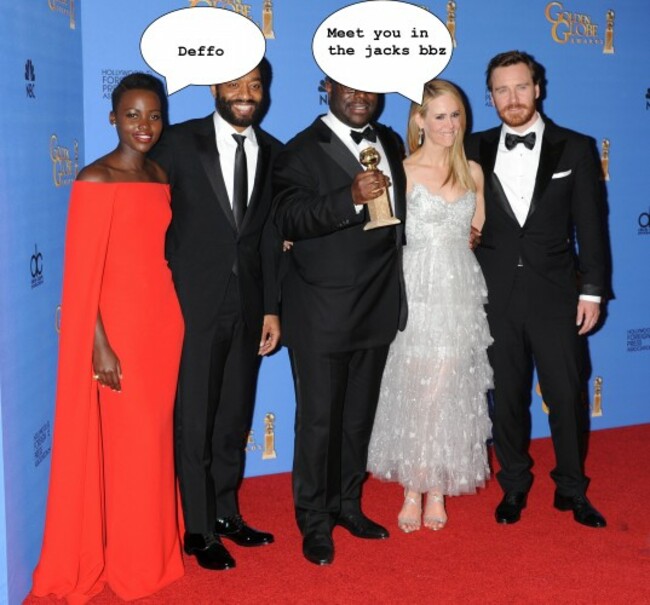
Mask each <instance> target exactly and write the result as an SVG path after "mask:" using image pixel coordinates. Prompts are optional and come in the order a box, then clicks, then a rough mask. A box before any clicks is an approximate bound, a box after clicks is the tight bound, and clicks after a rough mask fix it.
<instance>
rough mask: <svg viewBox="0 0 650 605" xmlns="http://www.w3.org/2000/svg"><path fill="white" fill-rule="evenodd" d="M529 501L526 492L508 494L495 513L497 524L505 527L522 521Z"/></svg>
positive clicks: (504, 496)
mask: <svg viewBox="0 0 650 605" xmlns="http://www.w3.org/2000/svg"><path fill="white" fill-rule="evenodd" d="M527 500H528V494H526V492H506V493H505V494H504V495H503V498H502V499H501V502H499V506H497V508H496V511H495V512H494V517H495V518H496V520H497V523H504V524H505V525H512V524H513V523H517V521H519V519H521V511H522V510H523V509H524V508H526V502H527Z"/></svg>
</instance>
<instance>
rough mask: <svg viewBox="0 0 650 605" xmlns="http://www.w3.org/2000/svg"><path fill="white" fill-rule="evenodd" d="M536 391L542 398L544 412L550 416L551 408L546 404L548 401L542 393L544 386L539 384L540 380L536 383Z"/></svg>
mask: <svg viewBox="0 0 650 605" xmlns="http://www.w3.org/2000/svg"><path fill="white" fill-rule="evenodd" d="M535 393H537V394H538V395H539V396H540V397H541V398H542V412H544V413H545V414H546V415H547V416H548V413H549V409H548V406H547V405H546V402H545V401H544V395H542V387H540V386H539V382H538V383H537V384H536V385H535Z"/></svg>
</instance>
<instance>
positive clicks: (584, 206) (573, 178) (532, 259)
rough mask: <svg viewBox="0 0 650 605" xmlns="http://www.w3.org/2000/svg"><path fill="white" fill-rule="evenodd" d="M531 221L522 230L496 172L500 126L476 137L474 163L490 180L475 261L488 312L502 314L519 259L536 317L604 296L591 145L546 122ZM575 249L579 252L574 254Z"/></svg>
mask: <svg viewBox="0 0 650 605" xmlns="http://www.w3.org/2000/svg"><path fill="white" fill-rule="evenodd" d="M545 123H546V125H545V128H544V134H543V137H542V141H541V145H542V148H541V152H540V153H541V155H540V162H539V168H538V171H537V177H536V182H535V189H534V192H533V197H532V203H531V206H530V211H529V213H528V217H527V218H526V221H525V223H524V225H523V227H522V226H520V225H519V223H518V222H517V219H516V218H515V215H514V213H513V211H512V208H511V207H510V204H509V203H508V200H507V198H506V195H505V192H504V191H503V188H502V186H501V183H500V182H499V179H498V177H497V176H496V175H495V174H494V165H495V161H496V156H497V147H498V143H499V135H500V133H501V127H497V128H493V129H491V130H486V131H484V132H479V133H476V134H473V135H471V136H470V137H469V138H468V141H467V145H466V150H467V157H468V159H471V160H474V161H476V162H478V163H479V164H480V165H481V167H482V168H483V173H484V174H485V213H486V218H485V225H484V227H483V235H482V239H481V244H480V245H479V246H478V248H477V249H476V256H477V258H478V260H479V262H480V264H481V267H482V269H483V273H484V275H485V279H486V282H487V286H488V299H489V305H488V308H489V309H492V310H495V311H503V310H504V309H505V306H506V304H507V302H508V299H509V295H510V292H511V289H512V285H513V282H514V279H515V272H516V271H518V269H517V264H518V261H519V259H521V262H522V263H523V268H521V269H519V271H522V273H521V275H522V276H523V279H524V280H525V282H524V283H525V287H526V289H527V291H528V292H529V299H530V301H531V305H532V307H533V312H534V313H535V314H537V315H539V316H543V317H544V316H545V317H552V316H561V315H566V314H575V312H576V305H577V301H578V294H579V293H581V294H592V295H598V296H604V295H605V294H606V275H605V273H606V256H605V253H606V250H605V247H606V243H605V242H606V239H605V237H604V225H603V219H604V214H603V203H602V197H601V190H600V184H599V175H600V173H599V169H598V163H597V160H596V153H595V147H594V145H593V141H592V140H591V139H589V138H588V137H586V136H584V135H581V134H579V133H577V132H573V131H571V130H567V129H566V128H560V127H559V126H556V125H555V124H553V123H552V122H550V121H549V120H547V119H545ZM576 244H577V249H576Z"/></svg>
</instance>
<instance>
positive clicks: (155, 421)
mask: <svg viewBox="0 0 650 605" xmlns="http://www.w3.org/2000/svg"><path fill="white" fill-rule="evenodd" d="M170 217H171V211H170V207H169V187H168V186H167V185H162V184H157V183H91V182H84V181H77V182H75V183H74V185H73V188H72V195H71V200H70V210H69V215H68V227H67V233H66V249H65V265H64V283H63V299H62V322H61V335H60V344H59V347H60V348H59V369H58V379H57V380H58V382H57V399H56V412H55V424H54V444H53V448H52V470H51V476H50V489H49V495H48V502H47V518H46V525H45V536H44V540H43V548H42V552H41V558H40V561H39V564H38V566H37V567H36V570H35V571H34V583H33V587H32V593H33V594H34V595H37V596H44V595H47V594H50V593H54V594H56V595H57V596H58V597H66V598H67V599H68V601H69V602H70V603H84V602H86V601H87V600H88V599H90V598H91V597H92V596H93V595H95V594H97V593H99V592H101V590H102V589H103V587H104V584H106V583H108V584H109V586H110V587H111V588H112V590H113V591H114V592H115V593H116V594H117V595H119V596H120V597H122V598H124V599H135V598H138V597H142V596H145V595H149V594H152V593H154V592H155V591H157V590H158V589H160V588H162V587H163V586H165V585H166V584H169V583H170V582H172V581H174V580H176V579H177V578H179V577H180V576H181V575H182V574H183V562H182V555H181V546H180V540H179V530H178V522H177V502H176V488H175V479H174V456H173V408H174V394H175V391H176V379H177V375H178V365H179V360H180V354H181V346H182V339H183V320H182V316H181V311H180V307H179V305H178V301H177V298H176V293H175V291H174V287H173V284H172V279H171V274H170V271H169V269H168V267H167V263H166V261H165V257H164V237H165V231H166V229H167V226H168V224H169V220H170ZM98 309H99V310H100V311H101V315H102V319H103V322H104V327H105V330H106V334H107V335H108V339H109V342H110V344H111V346H112V348H113V350H114V351H115V353H116V354H117V356H118V357H119V359H120V362H121V364H122V372H123V378H122V392H121V393H115V392H112V391H111V390H110V389H107V388H106V389H104V388H98V385H97V383H96V382H95V381H93V380H92V374H93V370H92V360H91V356H92V346H93V339H94V326H95V319H96V317H97V310H98Z"/></svg>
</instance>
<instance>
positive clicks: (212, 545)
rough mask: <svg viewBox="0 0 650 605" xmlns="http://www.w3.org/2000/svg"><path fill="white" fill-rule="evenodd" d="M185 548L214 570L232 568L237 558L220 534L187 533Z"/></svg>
mask: <svg viewBox="0 0 650 605" xmlns="http://www.w3.org/2000/svg"><path fill="white" fill-rule="evenodd" d="M183 550H185V552H186V553H187V554H188V555H193V556H195V557H196V561H197V563H198V564H199V565H200V566H201V567H203V568H205V569H212V570H224V569H232V568H233V567H235V560H234V559H233V558H232V557H231V556H230V553H229V552H228V550H227V549H226V547H225V546H224V545H223V544H222V543H221V540H220V539H219V536H215V535H214V534H190V533H186V534H185V539H184V540H183Z"/></svg>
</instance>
